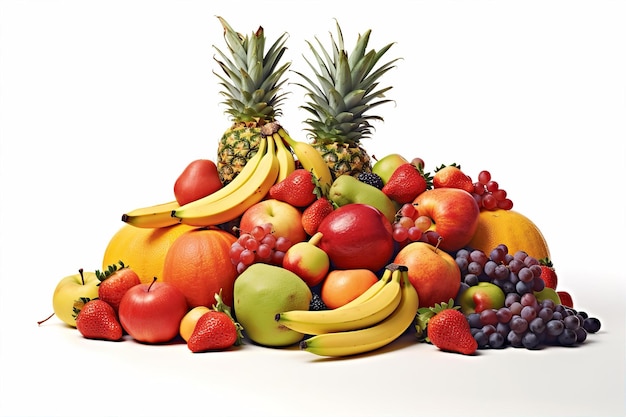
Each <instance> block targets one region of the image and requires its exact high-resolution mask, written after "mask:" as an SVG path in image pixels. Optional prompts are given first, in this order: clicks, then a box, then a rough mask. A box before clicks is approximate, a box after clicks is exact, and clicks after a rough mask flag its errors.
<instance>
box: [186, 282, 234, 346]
mask: <svg viewBox="0 0 626 417" xmlns="http://www.w3.org/2000/svg"><path fill="white" fill-rule="evenodd" d="M215 299H216V300H217V303H216V304H214V305H213V307H212V309H211V311H208V312H206V313H204V314H203V315H202V316H201V317H200V318H199V319H198V321H197V322H196V326H195V327H194V329H193V333H192V334H191V336H190V337H189V340H188V341H187V347H188V348H189V350H191V351H192V352H193V353H199V352H206V351H211V350H224V349H228V348H230V347H231V346H235V345H239V344H241V339H242V334H241V330H242V328H241V325H240V324H239V323H237V322H236V321H235V320H234V319H233V317H232V315H231V313H230V308H229V307H228V306H227V305H226V304H224V303H223V301H222V298H221V296H220V295H218V294H215Z"/></svg>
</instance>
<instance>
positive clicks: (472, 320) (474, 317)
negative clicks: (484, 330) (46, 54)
mask: <svg viewBox="0 0 626 417" xmlns="http://www.w3.org/2000/svg"><path fill="white" fill-rule="evenodd" d="M467 322H468V323H469V325H470V327H472V328H476V329H478V328H480V327H482V325H483V324H482V322H481V321H480V313H470V314H468V315H467Z"/></svg>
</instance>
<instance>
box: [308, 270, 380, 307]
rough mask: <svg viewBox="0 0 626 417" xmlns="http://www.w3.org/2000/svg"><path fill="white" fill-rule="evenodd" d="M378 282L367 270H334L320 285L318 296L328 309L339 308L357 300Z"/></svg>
mask: <svg viewBox="0 0 626 417" xmlns="http://www.w3.org/2000/svg"><path fill="white" fill-rule="evenodd" d="M377 281H378V276H377V275H376V274H374V273H373V272H372V271H370V270H369V269H335V270H333V271H330V272H329V273H328V275H327V277H326V279H325V280H324V281H323V283H322V288H321V292H320V296H321V298H322V301H323V302H324V304H325V305H326V307H328V308H332V309H334V308H339V307H341V306H343V305H346V304H347V303H349V302H350V301H352V300H354V299H355V298H357V297H358V296H359V295H361V294H362V293H363V292H365V291H366V290H367V289H368V288H369V287H371V286H372V285H374V284H375V283H376V282H377Z"/></svg>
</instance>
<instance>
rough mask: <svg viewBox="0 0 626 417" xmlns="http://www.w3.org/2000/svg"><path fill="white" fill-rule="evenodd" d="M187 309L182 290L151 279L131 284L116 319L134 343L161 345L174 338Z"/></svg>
mask: <svg viewBox="0 0 626 417" xmlns="http://www.w3.org/2000/svg"><path fill="white" fill-rule="evenodd" d="M187 309H188V308H187V300H186V299H185V295H184V294H183V293H182V291H180V290H179V289H178V288H177V287H175V286H174V285H172V284H170V283H167V282H157V281H156V278H155V279H154V281H152V283H150V284H139V285H135V286H134V287H132V288H130V289H129V290H128V291H126V294H124V297H122V301H121V302H120V309H119V318H120V323H121V324H122V327H123V328H124V330H126V332H127V333H128V334H129V335H131V336H132V337H133V338H134V339H135V340H137V341H139V342H144V343H164V342H169V341H170V340H172V339H174V338H175V337H176V336H178V332H179V328H180V322H181V320H182V319H183V317H184V316H185V314H187Z"/></svg>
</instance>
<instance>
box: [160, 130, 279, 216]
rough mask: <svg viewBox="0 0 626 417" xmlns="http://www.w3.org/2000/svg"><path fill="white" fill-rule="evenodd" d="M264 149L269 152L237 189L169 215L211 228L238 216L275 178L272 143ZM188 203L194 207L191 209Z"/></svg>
mask: <svg viewBox="0 0 626 417" xmlns="http://www.w3.org/2000/svg"><path fill="white" fill-rule="evenodd" d="M267 146H268V150H267V152H266V153H265V155H263V157H262V158H261V161H260V163H259V165H258V167H257V169H256V170H255V171H254V173H253V174H251V175H250V178H249V179H248V180H247V181H246V182H245V183H244V184H242V185H241V186H240V187H239V188H238V189H236V190H234V191H233V192H232V193H230V194H228V195H227V196H225V197H223V198H221V199H219V200H217V201H210V202H208V203H206V204H201V203H199V202H200V201H201V200H202V199H200V200H197V201H195V202H193V203H189V204H186V205H184V206H182V207H180V208H179V209H178V210H175V211H173V212H172V216H174V217H177V218H179V219H180V221H181V222H182V223H185V224H189V225H191V226H213V225H218V224H221V223H225V222H228V221H231V220H233V219H236V218H237V217H239V216H241V215H242V214H243V213H244V212H245V211H246V210H247V209H248V208H250V207H251V206H252V205H254V204H255V203H258V202H259V201H261V200H262V199H263V198H264V197H265V196H266V194H267V193H268V191H269V189H270V188H271V187H272V185H274V183H275V182H276V178H277V177H278V170H279V166H278V159H277V158H276V149H275V143H274V141H273V140H267ZM246 165H247V164H246ZM239 175H241V174H239ZM236 179H237V178H235V180H236ZM196 203H198V204H196ZM191 204H193V206H191V207H190V205H191Z"/></svg>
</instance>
